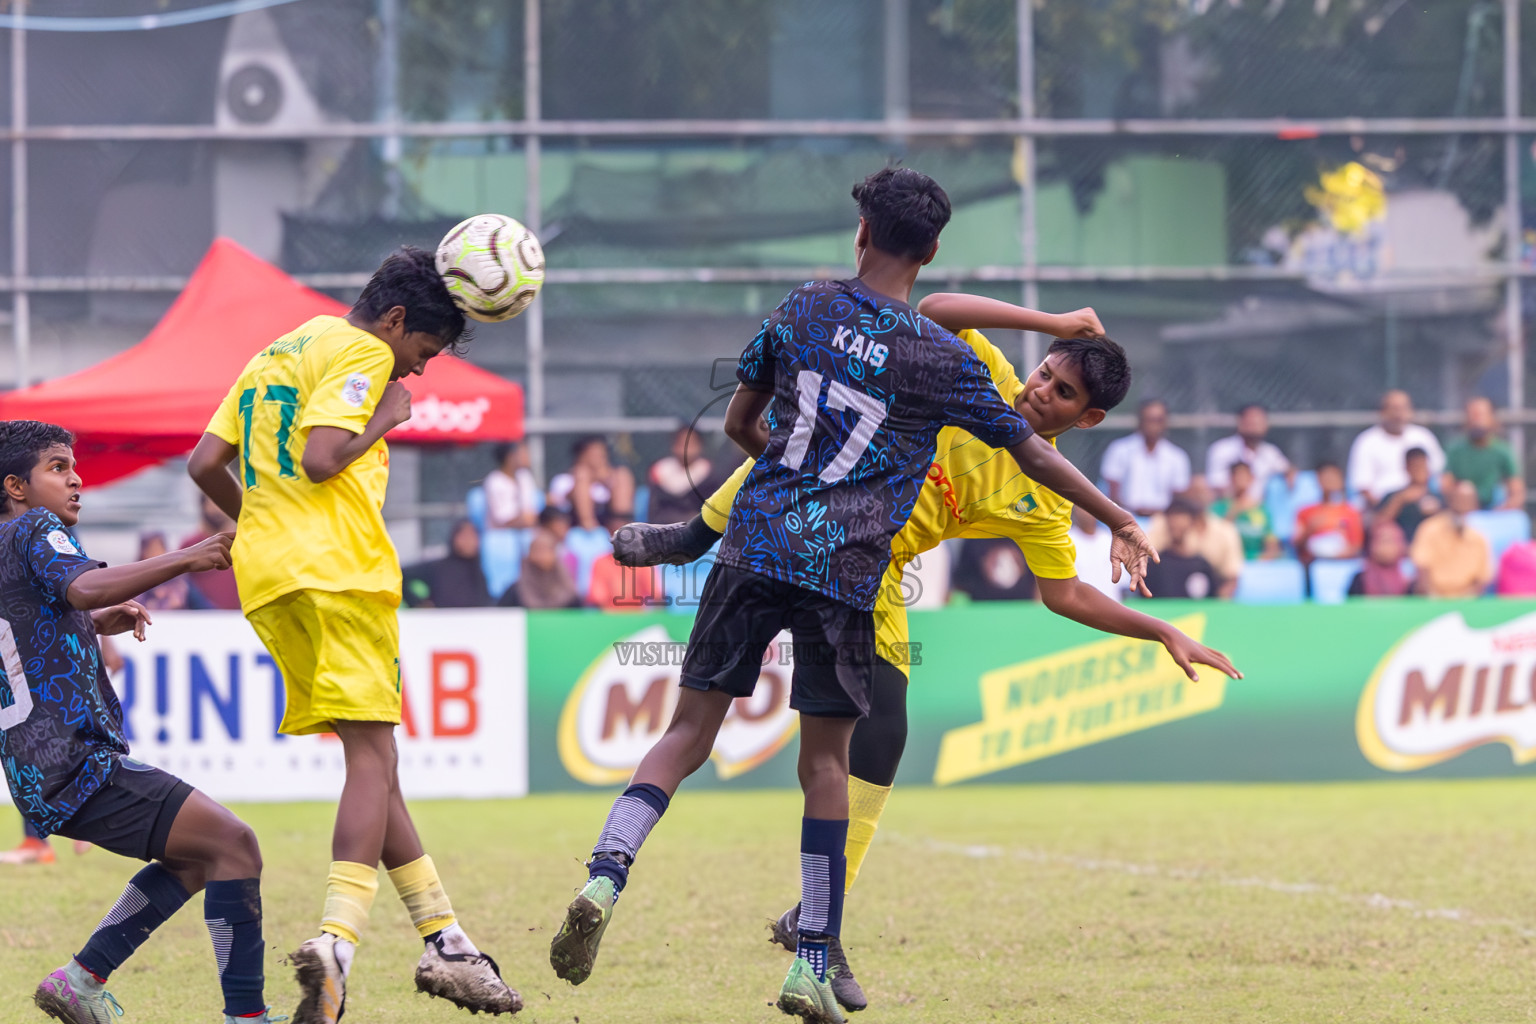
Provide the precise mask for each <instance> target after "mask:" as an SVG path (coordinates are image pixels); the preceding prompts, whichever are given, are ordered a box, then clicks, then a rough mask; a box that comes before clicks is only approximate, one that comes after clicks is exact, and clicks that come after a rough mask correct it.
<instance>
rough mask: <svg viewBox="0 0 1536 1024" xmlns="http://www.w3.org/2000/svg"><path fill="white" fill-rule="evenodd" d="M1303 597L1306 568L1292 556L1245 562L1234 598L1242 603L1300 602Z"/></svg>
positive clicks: (1305, 586) (1305, 583)
mask: <svg viewBox="0 0 1536 1024" xmlns="http://www.w3.org/2000/svg"><path fill="white" fill-rule="evenodd" d="M1306 599H1307V577H1306V572H1305V570H1303V569H1302V567H1301V563H1300V562H1298V561H1296V560H1295V559H1294V558H1276V559H1274V560H1272V561H1265V562H1246V563H1244V565H1243V572H1242V575H1240V576H1239V577H1238V578H1237V595H1236V600H1238V601H1241V602H1243V603H1244V604H1299V603H1300V602H1302V601H1305V600H1306Z"/></svg>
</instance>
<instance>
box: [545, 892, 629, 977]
mask: <svg viewBox="0 0 1536 1024" xmlns="http://www.w3.org/2000/svg"><path fill="white" fill-rule="evenodd" d="M618 898H619V893H618V890H617V889H615V888H614V885H613V879H611V878H608V877H607V876H605V875H594V876H593V877H592V878H590V879H588V880H587V884H586V887H585V888H583V889H582V890H581V892H580V893H578V894H577V896H576V898H575V899H574V900H572V901H571V905H570V906H569V907H567V908H566V910H565V923H564V924H562V925H561V926H560V931H559V932H558V933H557V934H556V935H555V938H554V941H552V942H551V943H550V944H549V966H551V967H553V968H554V969H555V974H556V976H557V977H560V978H564V979H565V980H566V981H568V982H570V983H571V984H572V985H580V984H581V983H582V982H584V981H586V980H587V979H588V978H589V977H591V976H592V965H593V963H595V962H596V961H597V947H598V944H599V943H601V942H602V941H603V932H605V931H606V930H607V929H608V921H609V919H610V918H612V917H613V904H614V903H615V902H616V901H617V900H618Z"/></svg>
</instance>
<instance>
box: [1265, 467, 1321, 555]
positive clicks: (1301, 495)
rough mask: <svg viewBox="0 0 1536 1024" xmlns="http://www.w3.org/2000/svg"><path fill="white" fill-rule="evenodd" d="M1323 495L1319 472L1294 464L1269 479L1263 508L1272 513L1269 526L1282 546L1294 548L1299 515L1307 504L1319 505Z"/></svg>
mask: <svg viewBox="0 0 1536 1024" xmlns="http://www.w3.org/2000/svg"><path fill="white" fill-rule="evenodd" d="M1322 497H1323V489H1322V488H1321V487H1319V486H1318V485H1317V474H1316V473H1312V472H1306V473H1303V472H1301V471H1299V470H1298V469H1297V468H1296V467H1295V466H1292V467H1291V468H1290V469H1288V470H1286V471H1285V472H1284V473H1276V474H1275V475H1274V476H1272V477H1270V478H1269V483H1268V484H1266V485H1265V487H1264V508H1265V509H1266V510H1267V511H1268V512H1269V527H1270V529H1272V530H1274V531H1275V536H1276V537H1278V538H1279V539H1280V543H1281V544H1282V545H1283V546H1285V547H1287V548H1289V549H1291V550H1295V548H1294V541H1295V538H1296V516H1297V515H1298V514H1300V512H1301V510H1302V509H1304V508H1306V507H1307V506H1308V505H1315V504H1317V502H1319V501H1321V500H1322Z"/></svg>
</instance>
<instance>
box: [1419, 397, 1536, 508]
mask: <svg viewBox="0 0 1536 1024" xmlns="http://www.w3.org/2000/svg"><path fill="white" fill-rule="evenodd" d="M1465 416H1466V420H1465V424H1466V425H1465V428H1464V429H1465V431H1466V433H1465V436H1463V437H1462V438H1461V439H1460V440H1459V441H1457V442H1456V443H1455V444H1453V445H1451V447H1450V449H1449V450H1448V451H1447V452H1446V453H1445V477H1444V479H1443V480H1441V482H1440V489H1441V490H1442V491H1444V492H1445V493H1447V494H1449V493H1450V491H1451V488H1452V487H1453V486H1454V485H1455V484H1456V482H1457V481H1458V480H1469V481H1471V483H1472V486H1474V487H1476V488H1477V500H1478V503H1479V506H1480V507H1482V508H1493V506H1494V505H1495V504H1496V503H1497V504H1498V506H1499V507H1500V508H1524V507H1525V481H1524V480H1523V479H1521V477H1520V470H1519V468H1518V467H1517V466H1516V465H1515V453H1514V452H1513V451H1512V450H1511V449H1510V447H1509V442H1507V441H1505V440H1504V439H1503V438H1502V437H1500V436H1499V421H1498V417H1497V416H1495V415H1494V412H1493V403H1492V402H1490V401H1489V400H1488V399H1486V398H1474V399H1472V400H1470V401H1469V402H1467V406H1466V410H1465ZM1500 487H1503V488H1504V500H1503V502H1501V503H1500V502H1497V501H1496V499H1497V496H1498V490H1499V488H1500Z"/></svg>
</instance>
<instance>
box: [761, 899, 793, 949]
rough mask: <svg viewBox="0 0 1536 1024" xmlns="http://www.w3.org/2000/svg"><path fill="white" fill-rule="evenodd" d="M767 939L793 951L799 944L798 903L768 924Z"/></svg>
mask: <svg viewBox="0 0 1536 1024" xmlns="http://www.w3.org/2000/svg"><path fill="white" fill-rule="evenodd" d="M768 931H769V936H768V941H769V942H771V943H773V944H774V945H776V946H783V947H784V950H785V952H788V953H793V952H795V950H796V949H798V948H799V945H800V904H798V903H796V904H795V905H794V906H792V907H790V908H789V909H788V910H786V911H784V913H782V914H780V915H779V918H778V920H776V921H774V922H773V923H772V924H770V925H769V926H768Z"/></svg>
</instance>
